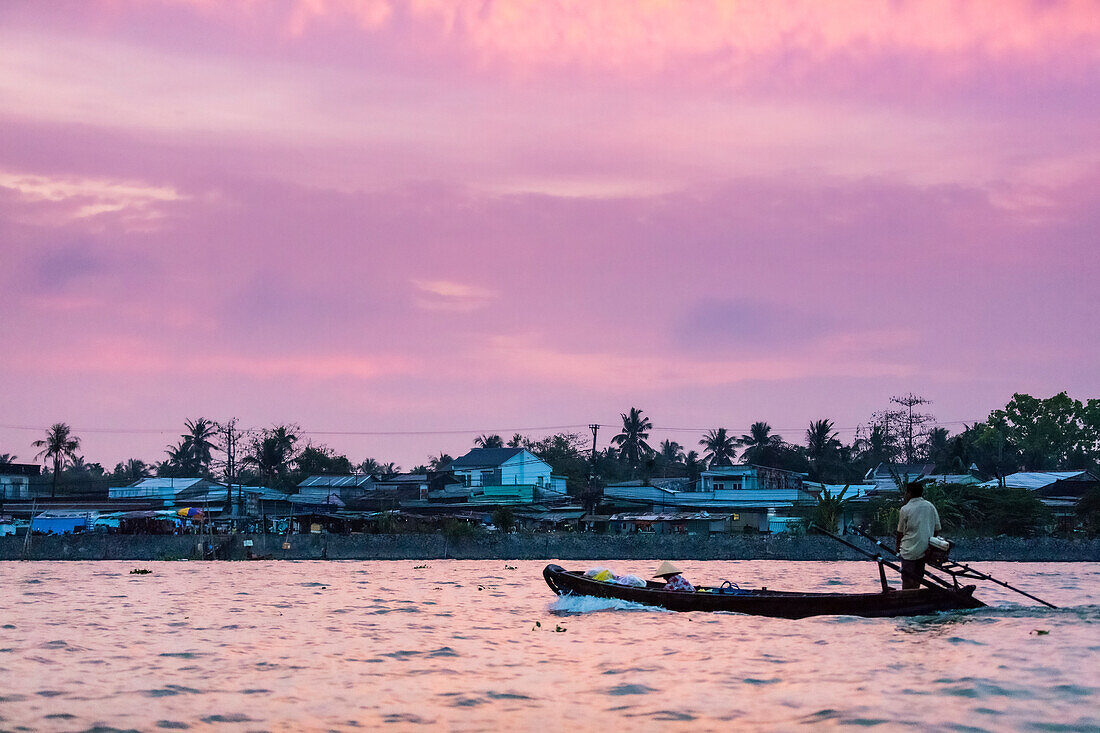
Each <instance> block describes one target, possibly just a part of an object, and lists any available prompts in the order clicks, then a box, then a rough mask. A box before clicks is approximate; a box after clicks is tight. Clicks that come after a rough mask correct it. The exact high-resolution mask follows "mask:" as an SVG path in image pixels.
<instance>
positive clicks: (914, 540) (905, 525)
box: [897, 481, 941, 590]
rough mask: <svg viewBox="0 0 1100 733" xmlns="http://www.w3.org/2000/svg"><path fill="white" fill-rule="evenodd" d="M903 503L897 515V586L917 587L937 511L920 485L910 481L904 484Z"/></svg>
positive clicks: (935, 527)
mask: <svg viewBox="0 0 1100 733" xmlns="http://www.w3.org/2000/svg"><path fill="white" fill-rule="evenodd" d="M905 499H906V502H905V505H904V506H903V507H902V508H901V512H900V514H899V516H898V548H897V549H898V555H900V556H901V587H902V590H905V589H907V588H920V583H921V580H922V579H923V578H924V555H925V553H927V552H928V540H929V539H931V538H932V537H933V536H934V535H935V534H936V533H937V532H939V531H940V529H941V528H940V514H939V512H937V511H936V507H934V506H933V505H932V502H930V501H927V500H926V499H925V498H924V484H923V483H922V482H921V481H914V482H913V483H911V484H909V485H908V486H906V487H905Z"/></svg>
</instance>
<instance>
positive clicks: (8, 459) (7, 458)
mask: <svg viewBox="0 0 1100 733" xmlns="http://www.w3.org/2000/svg"><path fill="white" fill-rule="evenodd" d="M18 457H19V456H17V455H15V454H14V453H0V463H15V459H16V458H18Z"/></svg>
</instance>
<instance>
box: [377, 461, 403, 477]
mask: <svg viewBox="0 0 1100 733" xmlns="http://www.w3.org/2000/svg"><path fill="white" fill-rule="evenodd" d="M399 473H401V467H400V466H398V465H397V464H396V463H394V462H393V461H390V462H389V463H380V464H378V474H379V475H380V476H382V477H383V478H388V477H390V476H396V475H397V474H399Z"/></svg>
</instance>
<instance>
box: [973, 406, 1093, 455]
mask: <svg viewBox="0 0 1100 733" xmlns="http://www.w3.org/2000/svg"><path fill="white" fill-rule="evenodd" d="M1093 402H1094V400H1090V401H1089V408H1086V406H1085V405H1083V404H1082V403H1081V402H1080V401H1079V400H1075V399H1071V398H1070V396H1069V395H1068V394H1066V393H1065V392H1059V393H1058V394H1056V395H1054V396H1053V397H1048V398H1047V399H1040V398H1036V397H1032V396H1031V395H1027V394H1014V395H1012V399H1011V400H1010V401H1009V403H1008V404H1007V405H1006V406H1005V409H1003V410H994V411H993V413H992V414H991V415H990V416H989V423H990V424H991V425H1000V426H1002V428H1003V430H1004V432H1005V437H1006V438H1007V440H1008V441H1010V442H1011V443H1012V444H1013V445H1015V446H1016V447H1017V448H1018V450H1019V452H1020V461H1021V463H1022V468H1023V469H1024V470H1025V471H1049V470H1054V469H1058V468H1071V467H1073V468H1077V467H1080V465H1081V461H1083V460H1085V459H1086V457H1088V456H1089V455H1090V454H1091V455H1092V456H1093V458H1094V459H1095V453H1096V448H1097V446H1096V436H1095V434H1094V433H1093V430H1092V427H1093V426H1092V424H1091V422H1092V420H1093V419H1094V416H1093V415H1092V409H1093V407H1092V403H1093ZM1073 464H1076V465H1073Z"/></svg>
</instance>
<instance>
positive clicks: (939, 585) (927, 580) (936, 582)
mask: <svg viewBox="0 0 1100 733" xmlns="http://www.w3.org/2000/svg"><path fill="white" fill-rule="evenodd" d="M810 528H811V529H815V530H817V531H818V532H820V533H821V534H823V535H826V536H828V537H832V538H833V539H834V540H836V541H837V542H839V543H840V544H842V545H845V546H847V547H850V548H852V549H853V550H855V551H856V552H858V553H859V554H861V555H863V556H865V557H868V558H870V559H872V560H875V561H876V562H879V563H881V564H882V565H885V566H886V567H888V568H890V569H891V570H893V571H895V572H897V573H898V574H899V575H901V574H902V572H901V567H900V566H898V565H896V564H895V563H892V562H890V561H889V560H887V559H885V558H884V557H883V556H882V555H876V554H874V553H872V552H868V551H867V550H865V549H863V548H862V547H860V546H859V545H856V544H852V543H851V542H849V541H848V540H846V539H843V538H842V537H839V536H837V535H835V534H833V533H832V532H830V531H829V530H827V529H825V528H824V527H821V526H818V525H817V524H811V525H810ZM920 583H921V585H923V586H926V587H928V588H931V589H932V590H938V591H944V590H946V591H949V592H951V593H955V592H957V590H956V589H955V588H954V587H952V586H951V584H950V583H947V582H945V581H944V580H942V579H940V578H937V577H936V576H934V575H926V576H925V577H923V578H921V579H920Z"/></svg>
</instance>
